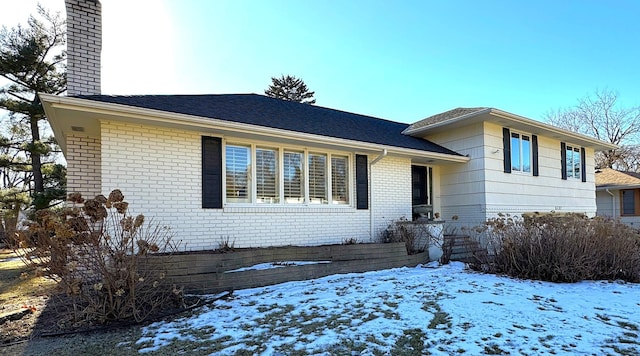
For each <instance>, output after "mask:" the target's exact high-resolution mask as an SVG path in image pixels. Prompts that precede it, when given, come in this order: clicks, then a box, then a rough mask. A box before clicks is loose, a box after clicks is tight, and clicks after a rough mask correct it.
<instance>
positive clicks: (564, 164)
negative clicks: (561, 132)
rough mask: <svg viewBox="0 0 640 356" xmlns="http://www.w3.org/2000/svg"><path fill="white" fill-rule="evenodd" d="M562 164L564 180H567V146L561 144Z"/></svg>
mask: <svg viewBox="0 0 640 356" xmlns="http://www.w3.org/2000/svg"><path fill="white" fill-rule="evenodd" d="M560 164H561V165H562V168H561V170H562V179H565V180H566V179H567V145H566V144H565V143H564V142H560Z"/></svg>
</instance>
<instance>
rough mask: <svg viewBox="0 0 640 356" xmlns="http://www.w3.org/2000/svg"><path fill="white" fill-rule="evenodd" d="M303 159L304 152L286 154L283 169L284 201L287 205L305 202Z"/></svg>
mask: <svg viewBox="0 0 640 356" xmlns="http://www.w3.org/2000/svg"><path fill="white" fill-rule="evenodd" d="M302 159H303V155H302V152H287V151H285V152H284V155H283V162H282V166H283V167H282V168H283V170H284V177H283V180H284V201H285V202H286V203H302V202H304V189H303V183H304V182H303V180H302V173H303V170H302Z"/></svg>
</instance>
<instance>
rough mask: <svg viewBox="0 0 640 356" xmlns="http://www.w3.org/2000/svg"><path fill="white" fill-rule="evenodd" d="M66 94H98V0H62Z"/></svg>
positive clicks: (100, 36) (99, 34) (99, 20)
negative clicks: (64, 25)
mask: <svg viewBox="0 0 640 356" xmlns="http://www.w3.org/2000/svg"><path fill="white" fill-rule="evenodd" d="M65 5H66V8H67V95H69V96H73V95H91V94H100V52H101V51H102V7H101V5H100V1H99V0H65Z"/></svg>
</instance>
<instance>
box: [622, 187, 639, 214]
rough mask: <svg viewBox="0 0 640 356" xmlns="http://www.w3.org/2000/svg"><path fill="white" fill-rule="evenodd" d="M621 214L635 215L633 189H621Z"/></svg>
mask: <svg viewBox="0 0 640 356" xmlns="http://www.w3.org/2000/svg"><path fill="white" fill-rule="evenodd" d="M621 192H622V215H635V213H636V203H635V200H634V198H635V191H634V190H631V189H626V190H622V191H621Z"/></svg>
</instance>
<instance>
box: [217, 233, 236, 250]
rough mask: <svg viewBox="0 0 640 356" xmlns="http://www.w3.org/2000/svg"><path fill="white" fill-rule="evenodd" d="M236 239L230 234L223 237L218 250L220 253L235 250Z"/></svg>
mask: <svg viewBox="0 0 640 356" xmlns="http://www.w3.org/2000/svg"><path fill="white" fill-rule="evenodd" d="M235 247H236V240H235V239H234V240H231V237H230V236H226V237H221V238H220V242H219V243H218V248H217V249H216V252H219V253H228V252H233V251H235Z"/></svg>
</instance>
